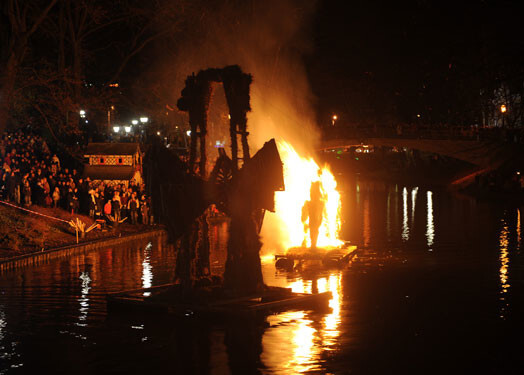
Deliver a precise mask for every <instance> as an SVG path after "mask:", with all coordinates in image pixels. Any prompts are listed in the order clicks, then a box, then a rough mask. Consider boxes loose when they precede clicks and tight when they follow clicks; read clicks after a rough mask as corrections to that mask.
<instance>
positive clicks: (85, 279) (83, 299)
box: [78, 271, 91, 321]
mask: <svg viewBox="0 0 524 375" xmlns="http://www.w3.org/2000/svg"><path fill="white" fill-rule="evenodd" d="M79 278H80V280H82V284H81V286H82V289H81V295H80V298H79V299H78V302H80V316H79V317H78V319H79V320H80V321H85V320H86V319H87V313H88V312H89V290H90V289H91V287H90V286H89V284H90V283H91V278H90V277H89V272H87V271H85V272H82V273H81V274H80V277H79Z"/></svg>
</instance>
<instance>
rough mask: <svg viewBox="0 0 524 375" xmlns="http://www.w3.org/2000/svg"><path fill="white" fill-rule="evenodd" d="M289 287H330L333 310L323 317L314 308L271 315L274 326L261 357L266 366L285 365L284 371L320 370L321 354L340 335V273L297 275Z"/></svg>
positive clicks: (321, 289)
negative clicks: (310, 278)
mask: <svg viewBox="0 0 524 375" xmlns="http://www.w3.org/2000/svg"><path fill="white" fill-rule="evenodd" d="M288 287H289V288H291V289H292V291H293V292H297V293H311V292H312V291H313V292H318V293H322V292H326V291H331V293H332V295H333V297H332V299H331V300H330V301H329V307H330V308H331V311H330V312H329V313H328V314H325V316H324V317H323V318H322V319H321V320H320V321H319V320H318V319H317V318H314V317H313V315H314V314H315V313H314V312H311V311H288V312H284V313H281V314H277V315H273V316H270V317H268V322H269V323H270V325H271V327H272V328H273V329H268V330H267V331H266V332H265V334H264V337H263V346H264V351H263V355H262V360H263V362H264V364H265V365H266V366H267V367H270V368H279V369H282V373H285V374H297V373H307V372H311V371H319V370H320V367H319V363H321V361H320V359H321V356H322V354H323V353H324V352H326V351H330V350H333V348H334V346H335V345H336V344H337V340H338V338H339V336H340V330H339V325H340V309H341V307H340V304H341V274H340V273H335V274H331V275H329V276H327V277H319V278H317V279H313V280H304V279H298V280H295V281H293V282H291V283H289V284H288Z"/></svg>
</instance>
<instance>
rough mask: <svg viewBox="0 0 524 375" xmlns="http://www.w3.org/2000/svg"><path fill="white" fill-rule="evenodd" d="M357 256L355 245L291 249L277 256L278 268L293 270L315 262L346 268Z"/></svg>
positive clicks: (324, 265)
mask: <svg viewBox="0 0 524 375" xmlns="http://www.w3.org/2000/svg"><path fill="white" fill-rule="evenodd" d="M356 255H357V247H356V246H355V245H350V244H345V245H344V246H341V247H338V248H334V249H324V248H316V249H311V248H305V247H294V248H290V249H289V250H288V251H287V252H286V253H285V254H277V255H275V261H276V266H277V268H281V269H287V270H292V269H295V268H296V267H297V266H301V265H303V264H304V263H306V262H307V263H311V262H315V263H317V264H319V265H322V266H323V267H333V268H341V267H345V266H347V265H348V264H349V262H351V260H353V258H354V257H355V256H356Z"/></svg>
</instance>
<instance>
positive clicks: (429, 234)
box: [426, 191, 435, 251]
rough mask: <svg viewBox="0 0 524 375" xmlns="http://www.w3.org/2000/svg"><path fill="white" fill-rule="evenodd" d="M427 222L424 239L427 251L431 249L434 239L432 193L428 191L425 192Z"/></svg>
mask: <svg viewBox="0 0 524 375" xmlns="http://www.w3.org/2000/svg"><path fill="white" fill-rule="evenodd" d="M426 196H427V201H428V206H427V212H428V217H427V222H426V241H427V244H428V248H429V251H432V250H433V249H432V246H433V242H434V241H435V225H434V223H433V193H432V192H431V191H428V192H427V194H426Z"/></svg>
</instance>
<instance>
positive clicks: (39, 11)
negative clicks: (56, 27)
mask: <svg viewBox="0 0 524 375" xmlns="http://www.w3.org/2000/svg"><path fill="white" fill-rule="evenodd" d="M57 1H58V0H48V1H47V2H45V3H41V2H38V1H29V0H25V1H24V0H6V1H5V2H4V6H3V9H2V23H4V24H5V25H7V26H4V30H2V31H3V34H4V35H3V36H2V39H3V40H4V42H5V44H6V49H5V50H6V53H5V54H4V56H2V59H1V62H0V64H1V65H0V72H1V73H0V74H1V75H0V132H1V131H3V130H4V129H5V128H6V126H7V123H8V119H9V109H10V106H11V101H12V95H13V91H14V88H15V83H16V77H17V73H18V70H19V68H20V66H21V64H22V62H23V60H24V57H25V55H26V52H27V49H28V45H29V41H30V38H31V37H32V36H33V34H34V33H35V32H36V31H37V30H38V28H39V27H40V26H41V25H42V23H43V22H44V20H45V19H46V17H47V16H48V14H49V12H50V11H51V9H52V8H53V7H54V6H55V4H56V3H57Z"/></svg>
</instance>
